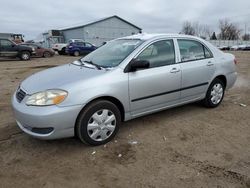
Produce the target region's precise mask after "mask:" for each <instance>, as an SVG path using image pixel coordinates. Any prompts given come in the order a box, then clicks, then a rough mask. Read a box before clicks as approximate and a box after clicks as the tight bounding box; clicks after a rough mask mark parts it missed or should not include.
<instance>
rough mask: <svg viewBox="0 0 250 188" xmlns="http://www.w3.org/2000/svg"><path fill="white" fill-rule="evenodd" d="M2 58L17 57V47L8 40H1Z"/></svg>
mask: <svg viewBox="0 0 250 188" xmlns="http://www.w3.org/2000/svg"><path fill="white" fill-rule="evenodd" d="M0 46H1V56H2V57H15V56H17V53H18V51H17V49H16V45H15V44H14V43H12V42H11V41H9V40H7V39H0Z"/></svg>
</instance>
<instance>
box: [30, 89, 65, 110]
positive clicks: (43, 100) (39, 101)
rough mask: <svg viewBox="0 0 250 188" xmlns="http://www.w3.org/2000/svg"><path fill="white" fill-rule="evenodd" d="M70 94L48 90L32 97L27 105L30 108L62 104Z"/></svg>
mask: <svg viewBox="0 0 250 188" xmlns="http://www.w3.org/2000/svg"><path fill="white" fill-rule="evenodd" d="M67 95H68V93H67V92H66V91H63V90H47V91H44V92H38V93H35V94H33V95H31V96H30V97H29V98H28V99H27V101H26V105H30V106H49V105H56V104H60V103H61V102H63V101H64V99H65V98H66V97H67Z"/></svg>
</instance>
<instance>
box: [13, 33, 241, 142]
mask: <svg viewBox="0 0 250 188" xmlns="http://www.w3.org/2000/svg"><path fill="white" fill-rule="evenodd" d="M235 64H236V60H235V57H234V56H233V55H231V54H227V53H224V52H222V51H220V50H219V49H217V48H216V47H214V46H213V45H211V44H210V43H208V42H207V41H205V40H202V39H200V38H197V37H192V36H186V35H177V34H176V35H173V34H139V35H133V36H129V37H124V38H119V39H115V40H113V41H110V42H108V43H107V44H106V45H104V46H102V47H100V48H98V49H97V50H96V51H94V52H92V53H90V54H89V55H87V56H85V57H83V58H81V59H79V60H77V61H74V62H72V63H69V64H66V65H62V66H58V67H55V68H51V69H47V70H44V71H41V72H38V73H36V74H33V75H31V76H30V77H28V78H27V79H25V80H24V81H23V82H22V83H21V84H20V86H19V87H18V89H17V90H16V92H15V94H14V95H13V98H12V106H13V109H14V115H15V118H16V122H17V124H18V126H19V127H20V128H21V129H22V130H23V131H24V132H25V133H27V134H29V135H31V136H33V137H36V138H40V139H58V138H66V137H73V136H77V137H78V138H79V139H80V140H81V141H82V142H84V143H87V144H90V145H100V144H104V143H107V142H108V141H110V140H111V139H112V138H113V137H114V136H115V135H116V133H117V131H118V129H119V126H120V124H121V122H123V121H128V120H131V119H133V118H137V117H140V116H144V115H147V114H151V113H154V112H157V111H161V110H164V109H167V108H171V107H175V106H179V105H183V104H187V103H191V102H195V101H202V102H203V104H204V105H205V106H206V107H209V108H214V107H217V106H218V105H219V104H220V103H221V102H222V100H223V96H224V92H225V90H226V89H229V88H231V87H232V86H233V85H234V83H235V81H236V77H237V73H236V68H235Z"/></svg>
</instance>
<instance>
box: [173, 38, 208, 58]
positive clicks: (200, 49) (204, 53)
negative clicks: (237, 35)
mask: <svg viewBox="0 0 250 188" xmlns="http://www.w3.org/2000/svg"><path fill="white" fill-rule="evenodd" d="M178 44H179V48H180V54H181V61H182V62H185V61H194V60H199V59H205V58H209V57H211V56H212V54H211V53H210V52H209V51H208V50H207V49H206V48H205V47H204V46H203V45H202V44H201V43H199V42H197V41H192V40H180V39H179V40H178Z"/></svg>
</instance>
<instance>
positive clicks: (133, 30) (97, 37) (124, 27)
mask: <svg viewBox="0 0 250 188" xmlns="http://www.w3.org/2000/svg"><path fill="white" fill-rule="evenodd" d="M52 31H53V32H52ZM57 31H58V32H57ZM141 31H142V29H141V28H140V27H138V26H136V25H134V24H132V23H130V22H128V21H126V20H124V19H122V18H120V17H119V16H116V15H115V16H111V17H107V18H103V19H100V20H97V21H94V22H90V23H87V24H84V25H79V26H74V27H69V28H63V29H60V30H51V31H49V32H48V33H43V38H44V41H45V45H46V46H51V45H52V44H53V43H58V42H65V43H67V42H68V41H69V40H70V39H83V40H84V41H86V42H90V43H92V44H95V45H96V46H100V45H102V44H103V42H106V41H109V40H112V39H115V38H119V37H124V36H129V35H133V34H137V33H141Z"/></svg>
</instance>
